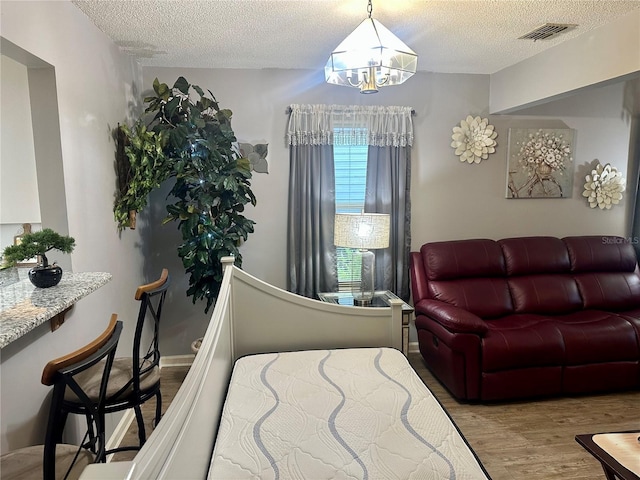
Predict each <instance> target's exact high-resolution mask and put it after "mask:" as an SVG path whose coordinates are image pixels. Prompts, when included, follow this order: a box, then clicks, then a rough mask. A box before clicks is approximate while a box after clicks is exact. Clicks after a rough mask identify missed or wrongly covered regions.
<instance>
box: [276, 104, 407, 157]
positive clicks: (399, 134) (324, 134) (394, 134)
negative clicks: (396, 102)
mask: <svg viewBox="0 0 640 480" xmlns="http://www.w3.org/2000/svg"><path fill="white" fill-rule="evenodd" d="M290 108H291V114H290V117H289V125H288V127H287V144H288V145H372V146H376V147H385V146H394V147H406V146H411V145H413V119H412V112H413V110H412V108H411V107H397V106H390V107H387V106H362V105H319V104H318V105H298V104H294V105H291V107H290Z"/></svg>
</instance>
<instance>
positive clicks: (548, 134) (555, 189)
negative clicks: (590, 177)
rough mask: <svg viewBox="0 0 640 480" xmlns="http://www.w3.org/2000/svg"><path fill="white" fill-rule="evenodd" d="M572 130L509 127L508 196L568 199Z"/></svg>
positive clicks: (571, 175) (570, 181) (570, 182)
mask: <svg viewBox="0 0 640 480" xmlns="http://www.w3.org/2000/svg"><path fill="white" fill-rule="evenodd" d="M574 139H575V130H573V129H570V128H510V129H509V143H508V151H507V188H506V197H507V198H570V197H571V195H572V190H573V154H574V150H575V147H574Z"/></svg>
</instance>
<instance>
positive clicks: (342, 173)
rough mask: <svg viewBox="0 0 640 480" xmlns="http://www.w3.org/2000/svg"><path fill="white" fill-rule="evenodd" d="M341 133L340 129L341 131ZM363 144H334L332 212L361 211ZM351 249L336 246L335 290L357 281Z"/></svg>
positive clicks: (364, 166)
mask: <svg viewBox="0 0 640 480" xmlns="http://www.w3.org/2000/svg"><path fill="white" fill-rule="evenodd" d="M342 132H343V133H344V129H342ZM367 152H368V147H367V145H335V144H334V146H333V160H334V169H335V192H336V213H360V212H362V211H363V210H364V195H365V186H366V181H367ZM355 251H356V250H355V249H353V248H346V247H336V257H337V271H338V288H339V289H340V290H349V289H350V288H351V284H352V282H355V281H358V280H360V265H356V263H357V261H358V258H359V257H358V256H357V255H354V253H355Z"/></svg>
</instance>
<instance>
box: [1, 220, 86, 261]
mask: <svg viewBox="0 0 640 480" xmlns="http://www.w3.org/2000/svg"><path fill="white" fill-rule="evenodd" d="M75 246H76V241H75V240H74V239H73V238H72V237H68V236H65V235H60V234H58V233H56V232H54V231H53V230H51V229H50V228H45V229H43V230H41V231H39V232H34V233H26V234H24V236H23V237H22V241H21V243H20V244H18V245H10V246H8V247H6V248H5V249H4V252H3V256H4V260H5V262H7V263H8V264H9V265H15V264H16V263H18V262H21V261H22V260H28V259H30V258H33V257H35V256H36V255H39V256H40V264H39V268H48V267H49V260H48V259H47V255H46V253H47V252H48V251H50V250H59V251H61V252H63V253H71V252H73V249H74V247H75Z"/></svg>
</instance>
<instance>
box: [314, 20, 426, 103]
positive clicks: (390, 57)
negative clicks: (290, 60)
mask: <svg viewBox="0 0 640 480" xmlns="http://www.w3.org/2000/svg"><path fill="white" fill-rule="evenodd" d="M417 67H418V56H417V55H416V53H415V52H414V51H413V50H411V49H410V48H409V47H408V46H407V45H405V44H404V43H403V42H402V41H401V40H400V39H399V38H398V37H396V36H395V35H394V34H393V33H391V32H390V31H389V30H388V29H387V28H386V27H385V26H384V25H382V24H381V23H380V22H378V21H377V20H375V19H373V18H371V11H370V10H369V18H366V19H365V20H363V22H362V23H361V24H360V25H359V26H358V28H356V29H355V30H354V31H353V32H352V33H351V35H349V36H348V37H347V38H345V39H344V40H343V41H342V43H340V45H338V46H337V47H336V48H335V50H334V51H333V52H331V55H330V56H329V60H328V61H327V64H326V65H325V67H324V73H325V79H326V81H327V83H332V84H335V85H344V86H347V87H357V88H359V89H360V93H376V92H377V91H378V88H379V87H382V86H390V85H399V84H401V83H403V82H405V81H406V80H407V79H408V78H409V77H411V76H412V75H413V74H414V73H416V69H417Z"/></svg>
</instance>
